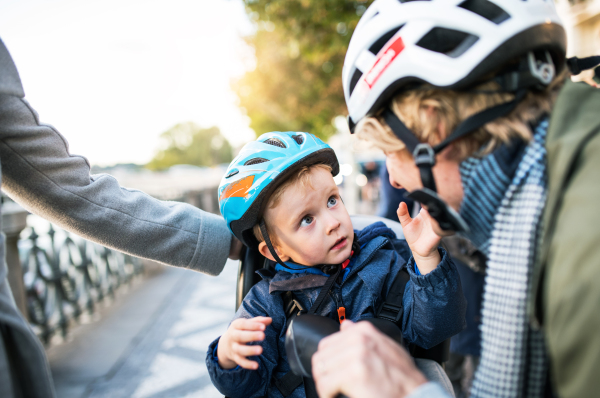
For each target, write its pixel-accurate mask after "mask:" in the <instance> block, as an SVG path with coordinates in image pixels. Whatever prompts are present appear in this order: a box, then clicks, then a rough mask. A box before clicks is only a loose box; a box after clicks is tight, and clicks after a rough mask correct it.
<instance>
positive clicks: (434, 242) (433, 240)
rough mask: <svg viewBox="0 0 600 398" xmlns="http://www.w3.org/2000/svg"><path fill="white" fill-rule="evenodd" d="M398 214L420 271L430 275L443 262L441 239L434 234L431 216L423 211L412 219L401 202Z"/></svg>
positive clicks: (404, 204)
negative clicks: (439, 250)
mask: <svg viewBox="0 0 600 398" xmlns="http://www.w3.org/2000/svg"><path fill="white" fill-rule="evenodd" d="M397 214H398V219H399V220H400V224H402V230H403V232H404V238H405V239H406V243H408V246H409V247H410V250H411V251H412V253H413V257H414V258H415V262H416V263H417V266H418V267H419V271H420V272H421V274H422V275H425V274H428V273H429V272H431V271H433V270H434V269H435V268H436V267H437V265H438V264H439V262H440V261H441V257H440V254H439V252H438V250H437V248H438V246H439V244H440V241H441V237H440V236H439V235H438V234H436V233H435V232H433V228H432V227H431V216H430V215H429V213H428V212H427V210H425V209H421V211H420V212H419V215H417V216H416V217H415V218H411V216H410V214H409V212H408V207H407V206H406V203H404V202H400V206H398V211H397Z"/></svg>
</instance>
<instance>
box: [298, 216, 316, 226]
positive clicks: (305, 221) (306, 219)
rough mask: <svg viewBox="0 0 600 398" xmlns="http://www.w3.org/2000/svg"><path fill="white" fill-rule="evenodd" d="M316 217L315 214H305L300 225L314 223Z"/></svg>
mask: <svg viewBox="0 0 600 398" xmlns="http://www.w3.org/2000/svg"><path fill="white" fill-rule="evenodd" d="M314 219H315V218H314V217H313V216H304V218H302V220H300V226H301V227H308V226H309V225H310V224H312V222H313V220H314Z"/></svg>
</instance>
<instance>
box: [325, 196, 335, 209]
mask: <svg viewBox="0 0 600 398" xmlns="http://www.w3.org/2000/svg"><path fill="white" fill-rule="evenodd" d="M335 205H337V198H336V197H335V196H332V197H331V198H329V200H328V201H327V207H333V206H335Z"/></svg>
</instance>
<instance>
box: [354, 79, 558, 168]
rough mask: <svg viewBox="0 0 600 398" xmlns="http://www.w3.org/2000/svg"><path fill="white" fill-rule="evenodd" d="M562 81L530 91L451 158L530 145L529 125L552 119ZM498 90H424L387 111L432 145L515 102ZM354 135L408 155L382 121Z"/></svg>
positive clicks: (403, 96)
mask: <svg viewBox="0 0 600 398" xmlns="http://www.w3.org/2000/svg"><path fill="white" fill-rule="evenodd" d="M565 76H566V74H565V73H563V74H561V75H559V76H558V77H557V78H555V79H554V81H553V82H552V83H551V84H550V85H549V86H548V87H547V88H546V90H544V91H540V92H536V91H529V92H528V93H527V95H526V97H525V99H524V100H523V101H521V103H520V104H519V105H518V106H517V107H516V108H515V109H514V110H513V111H512V112H510V113H509V114H508V115H506V116H504V117H501V118H498V119H496V120H494V121H492V122H490V123H487V124H486V125H484V126H483V127H481V128H479V129H478V130H476V131H475V132H473V133H471V134H469V135H468V136H466V137H464V138H462V139H459V140H457V141H455V142H454V143H453V144H452V149H451V150H450V156H451V157H452V158H453V159H457V160H463V159H465V158H467V157H469V156H471V155H473V154H474V153H475V152H477V151H479V150H480V149H481V152H480V153H479V154H481V155H484V154H486V153H489V152H490V151H492V150H493V149H494V148H496V147H498V146H499V145H500V144H503V143H507V142H509V141H510V140H511V139H513V138H515V137H518V138H521V139H523V140H524V141H526V142H529V141H530V140H531V138H532V132H531V127H530V126H531V123H534V122H535V121H536V120H539V118H540V117H541V116H542V115H544V114H547V113H550V111H551V110H552V107H553V106H554V102H555V101H556V96H557V94H558V91H559V89H560V88H561V87H562V85H563V82H564V79H565ZM498 90H499V86H498V85H497V83H494V82H489V83H485V84H482V85H480V86H478V87H476V88H475V89H474V90H472V91H461V92H459V91H451V90H440V89H436V88H433V87H429V88H428V87H427V86H424V87H421V88H418V89H414V90H410V91H405V92H401V93H399V94H397V95H396V96H395V97H394V98H393V99H392V102H391V109H392V111H393V112H394V113H395V114H396V115H397V116H398V117H399V118H400V120H402V122H404V124H405V125H406V126H407V127H408V128H409V129H410V130H411V131H413V132H414V133H415V135H416V136H417V138H418V139H419V141H421V142H427V143H429V144H430V145H435V144H438V143H440V142H441V141H442V140H444V138H446V136H447V135H448V134H450V133H451V132H452V131H453V130H454V129H455V128H456V127H457V126H458V124H459V123H460V122H462V121H463V120H465V119H467V118H468V117H469V116H471V115H474V114H475V113H477V112H480V111H482V110H484V109H486V108H490V107H492V106H494V105H498V104H501V103H504V102H508V101H510V100H512V99H513V98H514V94H511V93H501V92H498ZM440 130H442V131H440ZM442 132H443V133H442ZM356 133H357V136H358V137H359V138H361V139H363V140H365V141H368V142H370V143H372V144H373V145H374V146H376V147H378V148H379V149H381V150H383V151H384V152H386V153H389V152H401V151H404V152H405V153H406V154H407V153H408V152H407V151H405V148H406V147H405V145H404V143H403V142H402V141H400V140H399V139H398V138H397V137H396V136H395V135H394V133H393V132H392V130H391V129H390V128H389V127H388V125H387V124H386V123H385V121H384V120H383V117H382V116H381V115H376V116H370V117H365V118H363V119H362V120H361V121H360V122H359V123H358V125H357V126H356Z"/></svg>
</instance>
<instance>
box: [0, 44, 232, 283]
mask: <svg viewBox="0 0 600 398" xmlns="http://www.w3.org/2000/svg"><path fill="white" fill-rule="evenodd" d="M3 52H4V53H3ZM7 57H8V60H7ZM0 67H2V68H3V71H2V73H0V161H1V165H2V178H3V184H2V189H3V190H4V192H6V194H7V195H8V196H10V197H11V198H12V199H14V200H15V201H16V202H18V203H19V204H21V205H22V206H23V207H24V208H26V209H27V210H28V211H30V212H32V213H35V214H38V215H40V216H42V217H44V218H46V219H48V220H50V221H51V222H53V223H55V224H56V225H58V226H60V227H61V228H64V229H66V230H68V231H72V232H74V233H76V234H78V235H81V236H82V237H84V238H86V239H89V240H92V241H94V242H97V243H100V244H101V245H104V246H107V247H110V248H113V249H116V250H120V251H123V252H125V253H129V254H132V255H135V256H138V257H143V258H148V259H152V260H156V261H159V262H161V263H165V264H169V265H174V266H178V267H185V268H191V269H194V270H197V271H201V272H204V273H207V274H211V275H217V274H219V273H220V272H221V270H222V269H223V266H224V265H225V262H226V260H227V256H228V254H229V247H230V243H231V233H230V232H229V230H228V229H227V227H226V226H225V223H224V221H223V219H222V218H221V217H219V216H216V215H213V214H209V213H206V212H203V211H201V210H199V209H197V208H195V207H193V206H191V205H187V204H183V203H176V202H163V201H159V200H157V199H154V198H152V197H150V196H149V195H147V194H145V193H143V192H139V191H135V190H130V189H126V188H123V187H120V186H119V184H118V183H117V181H116V180H115V179H114V178H113V177H111V176H109V175H90V165H89V163H88V161H87V159H85V158H83V157H81V156H75V155H71V154H70V153H69V150H68V144H67V141H66V140H65V138H64V137H63V136H62V135H61V134H60V133H59V132H58V131H56V130H55V129H54V128H53V127H52V126H49V125H44V124H41V123H40V122H39V119H38V116H37V113H36V112H35V111H34V110H33V109H32V108H31V106H30V105H29V104H28V103H27V102H26V101H25V100H24V99H23V90H22V87H21V83H20V80H19V76H18V73H17V72H16V68H14V64H12V60H11V59H10V56H9V55H8V53H7V52H6V49H5V48H4V46H3V44H2V42H1V41H0ZM10 67H12V69H11V68H10ZM82 128H85V126H82ZM90 139H102V137H90Z"/></svg>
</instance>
